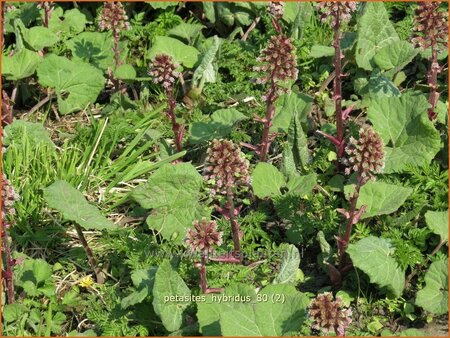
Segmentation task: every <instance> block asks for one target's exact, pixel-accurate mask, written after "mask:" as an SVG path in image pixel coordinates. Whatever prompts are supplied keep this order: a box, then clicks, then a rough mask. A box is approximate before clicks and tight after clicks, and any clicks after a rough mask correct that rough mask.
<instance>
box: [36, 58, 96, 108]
mask: <svg viewBox="0 0 450 338" xmlns="http://www.w3.org/2000/svg"><path fill="white" fill-rule="evenodd" d="M37 74H38V79H39V83H40V84H41V85H43V86H45V87H50V88H53V89H55V92H56V95H57V98H58V106H59V111H60V113H61V114H69V113H72V112H74V111H77V110H81V109H84V108H86V106H87V105H88V104H90V103H93V102H95V100H96V99H97V96H98V95H99V94H100V92H101V90H102V89H103V86H104V83H105V79H104V78H103V75H102V72H101V71H100V70H98V69H97V68H95V67H94V66H91V65H89V64H87V63H84V62H79V61H78V62H77V61H71V60H68V59H66V58H65V57H62V56H56V55H54V54H50V55H48V56H47V57H45V58H44V60H43V61H42V63H41V64H40V65H39V66H38V68H37Z"/></svg>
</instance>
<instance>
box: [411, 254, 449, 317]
mask: <svg viewBox="0 0 450 338" xmlns="http://www.w3.org/2000/svg"><path fill="white" fill-rule="evenodd" d="M425 283H426V285H425V287H424V288H423V289H422V290H419V292H417V298H416V304H417V305H419V306H421V307H423V308H424V309H425V310H427V311H429V312H431V313H435V314H444V313H447V312H448V260H442V261H437V262H434V263H432V264H431V265H430V268H429V269H428V272H427V273H426V275H425Z"/></svg>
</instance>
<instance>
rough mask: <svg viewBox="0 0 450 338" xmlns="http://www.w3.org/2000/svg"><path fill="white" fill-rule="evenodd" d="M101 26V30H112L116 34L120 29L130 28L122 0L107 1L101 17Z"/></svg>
mask: <svg viewBox="0 0 450 338" xmlns="http://www.w3.org/2000/svg"><path fill="white" fill-rule="evenodd" d="M98 25H99V27H100V29H101V30H103V31H106V30H110V31H112V32H113V33H114V34H119V33H120V31H122V30H126V29H130V24H129V23H128V16H127V14H126V12H125V9H124V8H123V6H122V3H120V2H113V1H112V2H105V4H104V5H103V9H102V12H101V14H100V18H99V23H98Z"/></svg>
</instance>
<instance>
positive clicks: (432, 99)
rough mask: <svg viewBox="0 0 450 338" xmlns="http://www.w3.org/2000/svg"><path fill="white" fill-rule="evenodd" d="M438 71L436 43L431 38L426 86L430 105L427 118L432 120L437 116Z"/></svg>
mask: <svg viewBox="0 0 450 338" xmlns="http://www.w3.org/2000/svg"><path fill="white" fill-rule="evenodd" d="M439 72H440V67H439V63H438V50H437V43H436V41H435V40H433V41H432V43H431V65H430V69H429V70H428V86H429V87H430V95H429V97H428V103H429V104H430V105H431V107H430V108H428V118H429V119H430V120H434V119H436V117H437V115H436V112H435V109H436V105H437V102H438V99H439V93H438V92H437V75H438V73H439Z"/></svg>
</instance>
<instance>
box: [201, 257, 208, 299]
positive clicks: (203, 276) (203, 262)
mask: <svg viewBox="0 0 450 338" xmlns="http://www.w3.org/2000/svg"><path fill="white" fill-rule="evenodd" d="M207 257H208V251H206V250H204V251H203V252H202V258H201V266H200V288H201V289H202V292H203V293H206V290H207V289H208V283H207V281H206V258H207Z"/></svg>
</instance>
